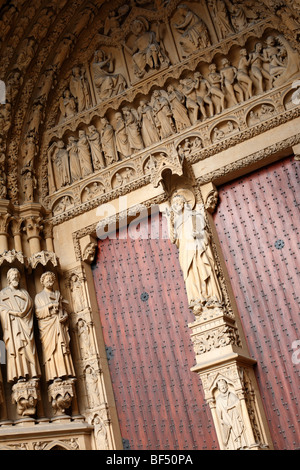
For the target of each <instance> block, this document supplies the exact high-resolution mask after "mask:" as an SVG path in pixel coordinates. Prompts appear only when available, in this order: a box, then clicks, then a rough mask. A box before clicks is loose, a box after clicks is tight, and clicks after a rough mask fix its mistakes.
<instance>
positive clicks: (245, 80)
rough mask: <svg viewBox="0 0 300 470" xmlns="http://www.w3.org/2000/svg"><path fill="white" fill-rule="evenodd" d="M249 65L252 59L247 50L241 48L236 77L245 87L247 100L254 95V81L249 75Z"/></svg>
mask: <svg viewBox="0 0 300 470" xmlns="http://www.w3.org/2000/svg"><path fill="white" fill-rule="evenodd" d="M249 66H250V59H249V58H248V57H247V50H246V49H241V50H240V60H239V64H238V70H237V75H236V79H237V81H238V83H239V84H240V85H241V87H242V88H243V87H244V88H243V90H244V94H245V99H246V100H248V99H249V98H252V96H253V82H252V80H251V78H250V75H249Z"/></svg>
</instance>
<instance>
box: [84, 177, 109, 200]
mask: <svg viewBox="0 0 300 470" xmlns="http://www.w3.org/2000/svg"><path fill="white" fill-rule="evenodd" d="M84 191H85V193H86V201H90V200H91V199H94V198H95V197H97V196H101V195H102V194H104V193H105V189H104V187H103V185H102V184H100V183H98V182H97V181H94V183H92V184H91V185H89V186H86V187H85V188H84Z"/></svg>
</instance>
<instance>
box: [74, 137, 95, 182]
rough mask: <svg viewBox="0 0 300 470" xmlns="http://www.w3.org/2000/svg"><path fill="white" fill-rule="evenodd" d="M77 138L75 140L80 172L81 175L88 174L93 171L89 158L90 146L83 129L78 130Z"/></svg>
mask: <svg viewBox="0 0 300 470" xmlns="http://www.w3.org/2000/svg"><path fill="white" fill-rule="evenodd" d="M78 136H79V139H78V141H77V148H78V156H79V161H80V167H81V172H82V177H83V178H84V177H85V176H88V175H90V174H91V173H93V166H92V160H91V153H90V146H89V141H88V138H87V135H86V133H85V131H83V130H80V131H79V132H78Z"/></svg>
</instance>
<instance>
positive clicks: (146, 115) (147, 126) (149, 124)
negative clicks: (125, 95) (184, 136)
mask: <svg viewBox="0 0 300 470" xmlns="http://www.w3.org/2000/svg"><path fill="white" fill-rule="evenodd" d="M137 111H138V115H139V121H140V126H141V134H142V138H143V141H144V144H145V147H149V146H150V145H152V144H155V143H156V142H158V141H159V134H158V130H157V128H156V125H155V120H154V115H153V109H152V107H151V106H150V104H149V103H147V102H146V101H145V100H141V101H140V106H139V107H138V110H137Z"/></svg>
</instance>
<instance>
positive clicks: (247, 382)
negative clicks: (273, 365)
mask: <svg viewBox="0 0 300 470" xmlns="http://www.w3.org/2000/svg"><path fill="white" fill-rule="evenodd" d="M17 3H18V4H16V2H10V4H8V3H7V4H6V5H5V6H4V7H3V9H2V11H1V18H0V39H1V40H0V50H1V56H2V60H1V64H0V79H1V80H3V82H4V83H5V85H6V102H5V104H0V134H1V137H0V266H1V270H2V269H3V273H4V274H3V276H2V278H3V279H5V277H6V274H7V273H8V276H7V280H6V281H5V282H6V284H7V286H6V287H4V288H3V289H2V291H1V294H0V299H1V300H0V303H1V305H0V317H1V324H2V330H3V339H4V341H5V344H6V353H7V361H8V362H7V369H8V373H7V375H6V377H5V378H6V382H7V383H4V382H3V378H2V376H1V377H0V404H1V407H2V408H1V412H2V415H1V419H3V420H6V421H5V422H6V423H7V422H8V421H9V422H10V423H12V422H16V424H17V426H18V423H23V424H24V423H25V421H26V422H27V423H30V422H32V421H33V422H34V423H36V422H39V426H41V422H40V421H39V419H40V417H41V416H43V417H45V415H47V416H49V418H48V420H51V421H52V424H54V422H55V421H56V422H57V423H58V424H59V426H63V423H64V422H65V423H66V422H68V425H69V429H71V426H72V425H75V424H76V423H75V422H77V425H78V426H79V424H78V423H79V422H81V421H80V420H83V419H85V420H86V423H85V425H86V428H85V430H84V432H85V433H86V435H89V436H90V435H91V429H92V430H94V431H93V432H94V440H93V441H91V442H93V443H92V446H94V447H95V448H97V449H111V448H115V447H116V446H117V445H120V436H118V426H116V422H117V419H116V416H115V415H114V412H113V409H114V408H113V406H111V397H110V396H109V394H108V392H107V390H109V385H108V384H109V380H108V378H107V375H105V370H106V363H105V359H104V354H103V351H100V350H99V344H100V345H102V346H103V344H102V343H103V339H101V338H100V339H99V337H98V336H97V331H96V330H97V328H96V327H95V322H94V320H95V317H96V315H95V313H94V310H95V305H96V304H95V302H94V303H93V302H92V300H91V299H92V293H91V287H90V284H91V282H90V281H91V279H89V280H87V277H88V276H89V275H90V266H89V265H90V264H91V263H92V262H93V260H94V259H95V253H96V248H97V244H96V243H95V239H94V238H93V236H94V235H95V233H96V231H97V230H96V229H97V225H98V221H95V220H94V219H93V220H91V221H90V224H91V225H89V226H86V225H85V226H84V227H82V226H80V228H78V229H76V231H75V232H74V233H73V242H74V251H75V259H76V266H74V265H73V266H72V267H70V266H69V265H68V263H64V265H63V266H64V270H63V271H62V273H61V274H62V275H61V276H57V275H56V276H55V274H54V273H60V272H61V267H60V260H59V259H58V256H57V254H56V251H55V249H56V248H57V244H58V243H60V242H59V241H58V240H57V238H55V237H57V235H56V234H53V227H55V230H56V228H59V226H60V224H62V223H64V222H66V221H68V220H69V219H71V218H74V217H76V216H78V217H79V216H80V215H81V214H84V213H85V212H87V211H89V210H91V209H95V208H96V207H97V206H98V205H100V204H102V203H105V202H108V201H110V200H113V199H115V198H117V197H118V196H121V195H125V194H127V193H131V192H133V191H135V190H139V189H142V187H143V186H146V185H151V187H153V188H156V189H157V188H162V189H163V191H162V192H161V194H160V195H159V196H156V197H152V195H150V196H149V197H148V198H147V200H146V203H145V206H146V207H147V208H148V209H149V208H150V206H151V204H152V203H154V202H155V203H165V204H166V203H167V206H168V211H166V215H167V216H168V220H169V227H170V238H171V240H172V242H174V243H175V244H176V246H177V247H178V250H179V259H180V263H181V267H182V271H183V274H184V279H185V283H186V288H187V294H188V300H189V305H190V308H191V310H192V311H193V313H194V315H195V320H194V322H192V323H191V324H190V325H189V327H190V329H191V338H192V344H193V347H194V350H195V357H196V365H195V368H194V369H195V371H196V372H197V373H198V374H199V375H200V377H201V380H202V383H203V386H204V391H205V397H206V399H207V400H208V402H209V404H210V406H211V409H212V413H213V419H214V424H215V426H216V429H217V433H218V439H219V442H220V445H221V447H222V448H224V449H230V450H231V449H243V448H247V449H248V448H265V447H269V448H271V444H270V442H271V440H270V438H269V435H268V433H267V431H266V429H267V426H265V420H264V417H263V416H264V415H263V411H262V408H261V404H260V402H259V392H258V389H257V386H256V382H255V377H254V374H253V370H252V365H253V361H251V359H250V358H249V357H248V352H247V349H246V346H245V340H244V337H243V334H242V331H241V329H240V326H239V323H238V321H237V317H236V315H235V312H234V311H233V309H231V302H230V295H229V294H228V291H227V289H226V281H225V279H224V275H223V272H222V269H220V261H219V259H218V256H217V250H216V247H215V244H214V241H213V238H212V232H211V228H210V222H211V221H210V214H211V213H212V212H213V211H214V209H215V207H216V204H217V191H216V188H215V187H212V188H210V191H207V192H206V193H205V197H203V199H202V197H201V195H200V192H199V186H200V185H202V184H205V183H210V182H211V181H216V180H218V179H219V178H222V177H223V176H224V175H227V174H228V173H229V172H233V171H234V170H237V171H238V170H240V169H243V168H244V167H246V166H247V165H249V164H252V163H253V162H256V161H259V160H263V159H265V158H267V157H268V156H269V154H271V153H274V152H275V153H276V152H280V151H285V149H286V148H290V147H293V148H294V149H295V158H298V157H299V149H298V146H299V142H300V137H299V135H294V136H293V137H289V138H286V139H285V140H284V141H282V142H281V143H278V144H274V145H271V146H270V147H269V148H268V149H264V150H259V151H257V152H255V153H254V154H252V153H251V154H249V155H248V156H247V157H245V158H243V159H241V160H239V161H235V162H233V163H230V164H226V165H225V166H224V167H221V163H220V166H219V167H218V169H217V170H211V171H210V170H208V171H207V173H206V174H204V175H200V176H199V177H198V178H197V181H195V180H194V177H193V170H192V164H196V163H197V162H200V161H202V160H206V159H208V158H210V157H212V156H213V155H215V154H218V152H220V151H222V150H225V149H227V148H230V147H234V146H235V145H236V144H239V143H242V142H243V141H246V140H247V139H250V138H253V137H255V136H258V135H259V134H261V133H263V132H265V131H266V130H270V129H273V128H275V127H277V126H280V125H281V124H283V123H286V122H288V121H292V120H293V119H294V118H297V117H298V116H299V108H298V107H297V105H296V104H295V102H294V99H293V90H291V86H292V83H293V81H294V80H296V79H297V78H299V76H300V59H299V44H298V43H297V38H298V37H299V31H300V28H299V13H300V10H299V8H298V6H297V2H292V1H288V2H285V4H283V2H274V1H271V0H266V1H264V2H260V3H259V2H254V1H252V0H247V1H244V2H240V1H233V0H224V1H223V0H218V1H215V2H212V1H210V0H208V1H201V2H187V3H185V2H182V1H179V0H166V1H159V0H157V1H155V2H147V1H142V0H135V1H132V2H130V3H124V2H122V1H120V2H113V3H111V4H109V3H104V4H103V2H98V1H96V0H89V1H85V0H76V1H74V2H68V1H63V2H58V3H57V2H56V1H54V0H53V1H48V2H46V3H47V5H46V4H45V2H44V1H41V2H33V3H32V4H30V5H28V4H27V3H26V2H23V1H20V2H17ZM181 183H184V184H181ZM148 187H150V186H148ZM146 191H147V190H146ZM156 194H157V193H156ZM41 203H42V204H43V206H42V205H41ZM138 207H139V206H138V205H137V206H136V207H135V206H132V207H131V210H132V211H133V213H134V210H135V209H136V208H138ZM125 215H126V217H127V216H128V215H129V211H126V214H124V213H120V214H118V215H117V219H118V221H119V222H120V221H122V220H123V219H122V218H123V217H124V218H125ZM183 219H184V220H185V222H186V225H187V228H186V229H185V230H183V223H182V220H183ZM107 223H108V220H104V221H102V222H101V224H102V226H105V225H106V224H107ZM101 224H100V225H101ZM53 239H54V242H53ZM187 245H191V246H190V249H189V250H186V247H187ZM72 248H73V247H72ZM187 251H188V253H189V255H188V256H186V253H187ZM66 266H67V268H66ZM10 268H13V271H9V269H10ZM16 268H17V270H16ZM48 270H49V271H51V272H49V271H48ZM42 273H44V274H43V275H42ZM61 279H63V282H62V281H61ZM58 280H59V281H60V282H59V283H57V281H58ZM54 283H57V286H58V287H55V288H54ZM21 285H22V286H26V288H25V289H23V288H22V287H21ZM32 299H34V300H32ZM66 299H67V300H68V303H67V302H66ZM34 325H35V327H34ZM100 329H101V328H100V327H99V325H98V330H100ZM22 338H23V339H22ZM20 341H21V342H20ZM18 342H20V344H18ZM36 345H37V346H38V347H37V346H36ZM37 349H38V351H37ZM225 356H226V357H227V359H228V361H227V363H226V364H225V362H224V357H225ZM220 358H221V361H223V363H222V365H220V364H219V363H218V361H219V359H220ZM222 358H223V359H222ZM227 359H226V360H227ZM204 363H205V364H206V366H204V365H203V364H204ZM1 384H3V387H1ZM41 385H42V386H41ZM41 389H43V390H47V392H48V394H47V400H46V401H47V403H46V402H45V396H43V393H41ZM44 395H45V394H44ZM8 396H9V400H8ZM78 401H79V402H80V407H81V409H83V410H84V418H83V417H82V416H81V417H80V415H79V411H78ZM7 404H8V405H7ZM6 407H7V408H8V410H7V411H5V410H4V408H6ZM43 407H45V410H46V411H45V410H42V408H43ZM44 411H45V412H44ZM76 416H77V417H76ZM46 419H47V418H46ZM31 420H32V421H31ZM76 420H77V421H76ZM23 424H22V425H23ZM0 425H1V422H0ZM20 426H21V424H20ZM80 432H81V431H78V433H79V434H76V433H77V431H76V432H75V430H74V432H73V437H71V436H70V435H68V437H65V438H64V439H56V440H55V439H49V438H47V437H44V438H43V439H42V440H40V439H39V438H36V439H32V440H31V441H27V440H26V439H25V440H24V436H23V438H22V437H21V438H19V437H18V439H19V440H18V439H17V440H16V441H15V442H14V443H13V444H11V445H10V446H8V447H9V448H14V449H17V448H26V449H36V450H41V449H51V448H55V447H56V446H57V448H66V449H78V448H85V447H86V442H85V440H84V439H83V438H82V435H81V434H80ZM82 432H83V431H82ZM88 433H89V434H88ZM66 434H67V431H66ZM89 438H90V437H89ZM20 439H21V441H22V442H20ZM118 439H119V440H118Z"/></svg>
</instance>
